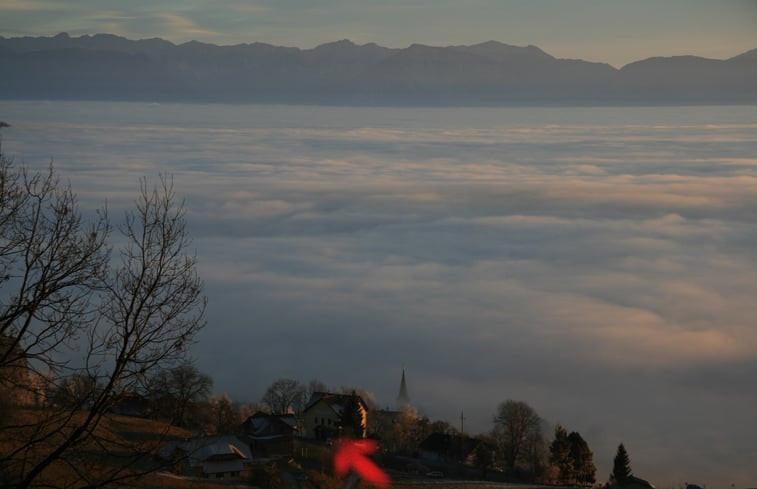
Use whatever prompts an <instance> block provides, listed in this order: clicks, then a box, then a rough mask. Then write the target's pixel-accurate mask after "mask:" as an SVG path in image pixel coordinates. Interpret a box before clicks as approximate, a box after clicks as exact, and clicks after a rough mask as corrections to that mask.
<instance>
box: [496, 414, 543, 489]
mask: <svg viewBox="0 0 757 489" xmlns="http://www.w3.org/2000/svg"><path fill="white" fill-rule="evenodd" d="M541 423H542V420H541V418H540V417H539V415H538V414H536V411H534V409H533V408H532V407H531V406H529V405H528V404H526V403H525V402H521V401H513V400H508V401H505V402H503V403H501V404H500V405H499V407H498V408H497V414H496V415H495V416H494V430H493V432H492V436H493V437H494V439H495V440H496V443H497V448H498V451H499V453H500V456H501V457H502V461H503V462H504V465H505V469H506V470H507V471H508V473H510V474H515V473H516V468H517V469H518V471H517V472H523V471H525V472H528V473H530V474H531V475H535V473H537V472H538V471H539V470H540V469H541V468H542V467H541V465H542V462H541V459H542V451H543V449H544V438H543V436H542V433H541Z"/></svg>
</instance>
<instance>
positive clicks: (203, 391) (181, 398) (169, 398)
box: [147, 362, 213, 427]
mask: <svg viewBox="0 0 757 489" xmlns="http://www.w3.org/2000/svg"><path fill="white" fill-rule="evenodd" d="M212 387H213V379H211V378H210V376H208V375H206V374H204V373H202V372H200V371H199V370H197V368H196V367H195V366H194V365H192V364H191V363H188V362H185V363H182V364H180V365H178V366H176V367H174V368H172V369H169V370H160V371H159V372H157V373H156V374H155V375H154V376H153V377H151V378H150V379H149V381H148V384H147V397H148V399H149V400H150V404H151V405H152V408H153V414H154V415H155V416H157V417H162V418H165V419H169V420H171V423H172V424H174V425H176V426H181V427H189V426H196V425H199V424H201V422H198V420H196V419H192V418H193V416H192V413H191V410H192V406H193V405H194V404H196V403H198V402H204V401H207V400H208V395H209V394H210V389H211V388H212Z"/></svg>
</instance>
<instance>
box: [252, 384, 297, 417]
mask: <svg viewBox="0 0 757 489" xmlns="http://www.w3.org/2000/svg"><path fill="white" fill-rule="evenodd" d="M305 394H306V390H305V386H303V385H302V384H300V383H299V382H298V381H296V380H294V379H279V380H277V381H275V382H274V383H273V384H271V385H270V386H269V387H268V389H266V391H265V394H263V399H262V401H263V402H264V403H266V404H267V405H268V406H269V407H270V409H271V414H287V413H289V412H292V413H294V414H295V415H296V416H298V417H299V416H300V414H302V411H303V409H304V408H305V403H306V402H307V399H305Z"/></svg>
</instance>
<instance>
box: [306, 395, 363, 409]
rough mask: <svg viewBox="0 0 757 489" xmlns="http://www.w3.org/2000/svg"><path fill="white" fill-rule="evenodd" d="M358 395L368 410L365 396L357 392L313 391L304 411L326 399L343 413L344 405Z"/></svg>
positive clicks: (333, 407)
mask: <svg viewBox="0 0 757 489" xmlns="http://www.w3.org/2000/svg"><path fill="white" fill-rule="evenodd" d="M353 396H354V397H357V399H358V401H359V402H360V406H361V407H362V408H363V410H365V411H366V412H367V411H368V405H367V404H366V403H365V401H363V398H362V397H360V396H359V395H357V394H335V393H333V392H313V394H312V395H311V396H310V400H309V401H308V403H307V404H306V405H305V409H304V410H303V411H302V412H303V413H306V412H308V410H309V409H310V408H312V407H313V406H315V405H316V404H318V402H319V401H324V402H325V403H326V404H328V406H329V407H330V408H331V409H333V410H334V412H335V413H336V414H337V415H341V414H342V411H343V410H344V406H346V405H347V403H348V402H349V400H350V398H352V397H353Z"/></svg>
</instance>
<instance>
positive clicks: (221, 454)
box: [158, 436, 252, 472]
mask: <svg viewBox="0 0 757 489" xmlns="http://www.w3.org/2000/svg"><path fill="white" fill-rule="evenodd" d="M176 450H180V451H182V452H184V453H186V454H187V458H188V460H189V465H190V466H192V467H196V466H199V465H202V466H203V467H204V466H205V464H208V463H213V464H217V463H220V462H229V461H238V462H239V463H243V462H245V461H248V462H249V461H252V451H251V450H250V445H249V444H248V443H245V442H244V441H242V440H241V439H240V438H239V437H237V436H212V437H207V438H206V437H203V438H192V439H191V440H186V441H173V442H169V443H167V444H166V445H164V446H163V447H162V448H161V449H160V451H159V452H158V455H159V456H161V457H163V458H164V459H170V458H171V455H172V454H173V453H174V452H175V451H176ZM221 472H225V471H221Z"/></svg>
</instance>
